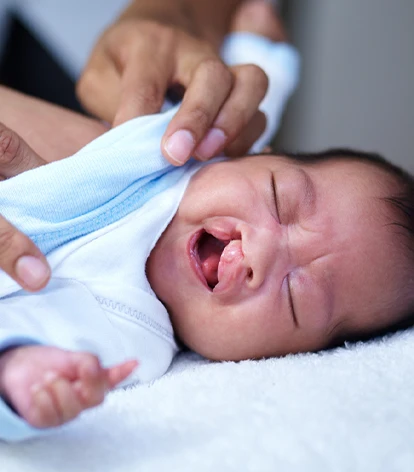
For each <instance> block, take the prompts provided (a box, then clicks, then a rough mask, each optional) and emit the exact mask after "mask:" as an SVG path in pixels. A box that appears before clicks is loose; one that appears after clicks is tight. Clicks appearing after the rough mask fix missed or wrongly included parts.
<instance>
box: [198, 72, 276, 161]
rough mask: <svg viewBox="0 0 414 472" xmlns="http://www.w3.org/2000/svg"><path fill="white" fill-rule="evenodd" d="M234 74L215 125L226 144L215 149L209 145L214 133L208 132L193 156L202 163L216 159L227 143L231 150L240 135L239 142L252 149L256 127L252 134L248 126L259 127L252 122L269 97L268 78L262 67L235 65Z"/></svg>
mask: <svg viewBox="0 0 414 472" xmlns="http://www.w3.org/2000/svg"><path fill="white" fill-rule="evenodd" d="M232 71H233V74H234V76H235V82H234V87H233V89H232V91H231V94H230V96H229V97H228V98H227V100H226V102H225V104H224V105H223V107H222V109H221V110H220V112H219V114H218V116H217V118H216V120H215V122H214V125H213V127H214V128H213V129H220V130H222V131H223V133H224V134H225V136H227V141H226V143H223V146H222V147H221V148H214V146H212V145H211V142H210V141H211V133H212V131H209V132H208V133H207V135H206V137H205V138H204V139H203V140H202V141H201V143H200V144H199V146H198V147H197V148H196V150H195V151H194V155H195V156H196V157H198V158H199V159H201V160H207V159H210V158H211V157H214V156H216V155H217V154H218V153H220V152H221V151H222V150H223V148H224V144H226V147H228V146H229V144H230V143H232V142H233V141H234V139H235V138H236V137H238V136H240V137H241V138H242V139H241V141H240V142H244V143H245V146H246V149H249V148H250V147H251V145H252V144H253V142H254V139H255V138H256V130H257V127H255V128H254V129H252V131H251V132H250V131H249V130H248V127H249V126H250V125H251V124H252V125H256V126H257V122H256V121H252V119H253V117H254V116H255V114H256V113H257V110H258V108H259V105H260V102H261V101H262V100H263V98H264V96H265V94H266V91H267V86H268V79H267V76H266V74H265V73H264V72H263V70H262V69H261V68H260V67H257V66H255V65H253V64H249V65H242V66H236V67H233V68H232ZM256 120H257V118H256ZM242 131H243V133H242ZM241 134H243V136H241Z"/></svg>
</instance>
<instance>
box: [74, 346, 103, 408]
mask: <svg viewBox="0 0 414 472" xmlns="http://www.w3.org/2000/svg"><path fill="white" fill-rule="evenodd" d="M73 358H74V359H75V362H77V376H76V377H77V380H76V382H74V388H75V390H76V392H77V394H78V397H79V399H80V401H81V403H82V405H83V407H84V408H91V407H93V406H97V405H99V404H101V403H102V402H103V401H104V399H105V393H106V391H107V390H108V386H107V381H106V371H105V369H104V368H103V367H102V366H101V364H100V362H99V359H98V358H97V357H96V356H94V355H93V354H90V353H73Z"/></svg>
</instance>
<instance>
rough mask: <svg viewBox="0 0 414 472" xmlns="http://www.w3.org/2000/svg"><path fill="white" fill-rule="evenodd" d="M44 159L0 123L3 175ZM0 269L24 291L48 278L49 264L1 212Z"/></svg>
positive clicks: (0, 166)
mask: <svg viewBox="0 0 414 472" xmlns="http://www.w3.org/2000/svg"><path fill="white" fill-rule="evenodd" d="M45 163H46V162H45V161H44V160H43V159H42V158H41V157H40V156H38V155H37V154H36V153H35V152H34V151H33V150H32V149H31V148H30V147H29V146H28V145H27V144H26V143H25V142H24V141H23V139H21V138H20V137H19V136H18V135H17V134H16V133H14V132H13V131H11V130H9V129H8V128H6V127H5V126H4V125H3V124H1V123H0V175H1V176H2V177H3V178H9V177H14V176H15V175H17V174H19V173H21V172H24V171H26V170H29V169H33V168H34V167H38V166H41V165H43V164H45ZM0 211H1V208H0ZM0 269H2V270H3V271H4V272H6V273H7V274H8V275H9V276H10V277H11V278H12V279H14V280H15V281H16V282H17V283H18V284H19V285H21V286H22V287H23V288H24V289H26V290H28V291H37V290H40V289H41V288H43V287H44V286H45V285H46V283H47V282H48V280H49V278H50V267H49V265H48V263H47V260H46V258H45V257H44V255H43V254H42V253H41V252H40V251H39V249H38V248H37V247H36V246H35V245H34V244H33V242H32V241H31V240H30V238H28V237H27V236H25V235H24V234H23V233H21V232H19V231H18V230H17V229H16V228H15V227H14V226H13V225H11V224H10V223H9V222H8V221H7V220H6V219H4V218H3V217H1V216H0Z"/></svg>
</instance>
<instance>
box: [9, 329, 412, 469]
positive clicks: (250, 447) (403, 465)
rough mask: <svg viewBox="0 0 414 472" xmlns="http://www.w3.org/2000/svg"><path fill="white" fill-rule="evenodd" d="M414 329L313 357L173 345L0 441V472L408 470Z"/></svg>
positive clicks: (409, 461)
mask: <svg viewBox="0 0 414 472" xmlns="http://www.w3.org/2000/svg"><path fill="white" fill-rule="evenodd" d="M413 366H414V329H412V330H408V331H405V332H400V333H397V334H395V335H392V336H388V337H386V338H381V339H378V340H375V341H371V342H369V343H365V344H362V343H360V344H351V345H346V346H345V347H341V348H337V349H334V350H331V351H325V352H321V353H317V354H301V355H290V356H287V357H284V358H280V359H270V360H261V361H246V362H240V363H232V362H224V363H212V362H208V361H206V360H204V359H201V358H200V357H198V356H197V355H195V354H191V353H184V354H182V355H181V356H179V357H178V358H177V360H176V361H175V362H174V364H173V366H172V368H171V369H170V371H169V373H168V374H167V375H166V376H164V377H163V378H161V379H159V380H157V381H156V382H154V383H153V384H149V385H141V386H137V387H134V388H130V389H128V390H124V391H122V390H121V391H117V392H114V393H111V394H110V395H109V396H108V399H107V401H106V402H105V404H104V405H103V406H102V407H100V408H98V409H96V410H93V411H90V412H88V413H86V414H85V415H84V416H83V417H82V418H80V419H79V420H77V421H75V422H74V423H72V424H70V425H67V426H66V427H65V428H63V429H62V430H61V431H60V432H59V433H57V434H53V435H52V436H49V437H46V438H42V439H37V440H34V441H32V442H26V443H23V444H17V445H8V444H4V443H3V444H0V470H1V472H49V471H51V472H52V471H53V472H56V471H59V472H72V471H88V472H94V471H97V472H98V471H99V472H106V471H116V472H138V471H139V472H141V471H142V472H144V471H145V472H162V471H180V472H187V471H189V472H190V471H191V472H194V471H197V472H204V471H205V472H211V471H218V472H221V471H223V472H225V471H237V472H244V471H246V472H247V471H252V472H253V471H254V472H267V471H269V472H276V471H283V472H290V471H315V472H324V471H329V472H332V471H338V472H339V471H344V472H345V471H353V472H355V471H364V472H369V471H375V472H380V471H384V472H394V471H401V472H402V471H404V472H412V471H413V470H414V395H413V392H414V376H413Z"/></svg>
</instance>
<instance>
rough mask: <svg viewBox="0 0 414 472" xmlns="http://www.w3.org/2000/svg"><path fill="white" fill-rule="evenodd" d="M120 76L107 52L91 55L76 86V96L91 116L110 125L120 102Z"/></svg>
mask: <svg viewBox="0 0 414 472" xmlns="http://www.w3.org/2000/svg"><path fill="white" fill-rule="evenodd" d="M120 90H121V76H120V73H119V72H118V70H117V68H116V67H115V64H114V62H113V60H112V58H111V57H110V56H109V54H108V53H107V52H105V51H104V52H102V51H98V52H96V53H93V54H92V56H91V58H90V60H89V63H88V65H87V66H86V68H85V70H84V71H83V73H82V75H81V77H80V79H79V81H78V83H77V84H76V94H77V96H78V98H79V101H80V102H81V103H82V105H83V107H84V108H85V109H86V110H87V111H88V112H89V113H91V114H92V115H94V116H97V117H98V118H100V119H102V120H104V121H106V122H107V123H112V121H113V119H114V117H115V114H116V111H117V108H118V104H119V100H120Z"/></svg>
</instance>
